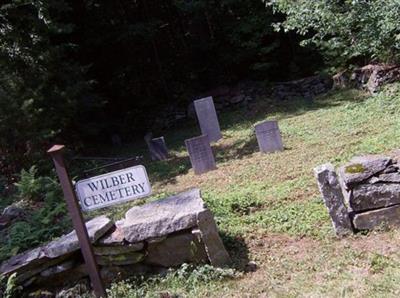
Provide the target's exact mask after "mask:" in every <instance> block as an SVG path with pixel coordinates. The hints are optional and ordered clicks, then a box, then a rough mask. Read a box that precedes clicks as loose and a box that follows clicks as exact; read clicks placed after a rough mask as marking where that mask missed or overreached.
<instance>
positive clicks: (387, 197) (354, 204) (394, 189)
mask: <svg viewBox="0 0 400 298" xmlns="http://www.w3.org/2000/svg"><path fill="white" fill-rule="evenodd" d="M349 203H350V207H351V208H352V209H353V210H354V211H362V210H371V209H376V208H381V207H389V206H392V205H395V204H400V184H396V183H375V184H360V185H356V186H355V187H354V188H353V190H352V193H351V195H350V201H349Z"/></svg>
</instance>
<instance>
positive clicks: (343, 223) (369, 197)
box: [314, 152, 400, 235]
mask: <svg viewBox="0 0 400 298" xmlns="http://www.w3.org/2000/svg"><path fill="white" fill-rule="evenodd" d="M398 156H400V155H399V153H398V152H395V153H393V154H392V156H381V155H366V156H361V157H354V158H353V159H352V160H351V161H350V162H349V163H347V164H345V165H343V166H341V167H340V168H339V170H338V172H339V176H337V175H336V173H335V171H334V168H333V166H332V165H330V164H326V165H322V166H319V167H317V168H315V169H314V171H315V174H316V177H317V180H318V186H319V188H320V191H321V193H322V196H323V199H324V202H325V205H326V207H327V209H328V212H329V215H330V217H331V219H332V224H333V226H334V229H335V231H336V234H338V235H343V234H346V233H347V232H354V231H359V230H370V229H373V228H375V227H379V226H393V225H395V226H399V225H400V163H399V158H398Z"/></svg>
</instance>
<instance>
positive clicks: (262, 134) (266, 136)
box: [254, 121, 283, 152]
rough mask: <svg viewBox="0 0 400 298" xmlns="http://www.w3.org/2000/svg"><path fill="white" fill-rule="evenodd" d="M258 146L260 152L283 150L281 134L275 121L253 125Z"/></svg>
mask: <svg viewBox="0 0 400 298" xmlns="http://www.w3.org/2000/svg"><path fill="white" fill-rule="evenodd" d="M254 128H255V131H256V137H257V142H258V146H259V147H260V151H261V152H275V151H282V150H283V143H282V137H281V133H280V131H279V127H278V122H277V121H265V122H262V123H260V124H257V125H255V127H254Z"/></svg>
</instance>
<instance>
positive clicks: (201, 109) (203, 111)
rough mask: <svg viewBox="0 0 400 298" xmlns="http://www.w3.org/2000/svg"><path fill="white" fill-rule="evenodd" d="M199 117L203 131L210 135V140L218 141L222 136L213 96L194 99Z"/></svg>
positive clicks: (204, 133)
mask: <svg viewBox="0 0 400 298" xmlns="http://www.w3.org/2000/svg"><path fill="white" fill-rule="evenodd" d="M194 108H195V110H196V115H197V119H198V121H199V124H200V129H201V133H202V134H203V135H208V138H209V141H210V142H217V141H218V140H219V139H221V138H222V134H221V129H220V127H219V122H218V117H217V112H216V110H215V106H214V101H213V98H212V97H211V96H209V97H206V98H202V99H198V100H195V101H194Z"/></svg>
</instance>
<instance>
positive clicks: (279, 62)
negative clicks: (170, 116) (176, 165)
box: [0, 0, 400, 181]
mask: <svg viewBox="0 0 400 298" xmlns="http://www.w3.org/2000/svg"><path fill="white" fill-rule="evenodd" d="M399 11H400V4H399V3H398V1H395V0H390V1H376V0H373V1H366V0H358V1H347V0H318V1H289V0H276V1H261V0H260V1H254V0H244V1H243V0H242V1H239V0H218V1H217V0H191V1H182V0H168V1H160V0H150V1H143V0H137V1H127V0H118V1H100V0H90V1H86V0H81V1H76V0H57V1H56V0H45V1H36V0H27V1H20V0H18V1H17V0H8V1H5V2H3V4H1V8H0V80H1V84H0V115H1V116H0V154H1V159H0V171H1V177H2V181H10V179H11V178H12V177H14V176H13V175H14V174H15V173H19V172H20V170H21V169H22V168H24V167H25V168H26V167H29V166H31V165H32V164H33V163H36V164H39V166H40V161H41V160H43V156H44V151H45V149H46V148H47V147H48V145H49V144H50V143H52V142H55V141H59V142H66V143H68V144H70V146H71V147H73V148H74V149H76V150H82V148H89V147H90V146H92V145H96V144H100V143H101V144H109V143H111V136H112V135H113V134H117V135H118V136H120V137H121V138H122V139H123V140H124V141H125V142H129V141H132V139H134V138H135V137H136V138H137V137H139V138H142V136H143V135H144V134H145V133H146V131H148V130H157V129H158V127H157V126H156V125H155V123H154V119H155V118H156V116H157V115H158V114H160V113H163V111H164V110H165V108H166V107H171V106H173V107H176V106H184V107H186V106H187V104H188V103H189V102H190V101H192V100H193V99H194V98H195V97H196V96H197V95H198V94H200V93H202V92H204V91H206V90H209V89H210V88H215V87H217V86H219V85H221V84H228V85H229V84H234V83H236V82H238V81H240V80H256V81H261V82H264V83H267V84H268V83H271V82H275V81H284V80H289V79H294V78H299V77H302V76H307V75H312V74H314V73H315V72H316V71H321V70H328V71H332V70H337V69H338V68H340V67H347V66H349V65H357V64H359V65H360V64H361V65H362V64H365V63H368V62H369V61H373V60H375V61H396V60H397V58H398V53H399V46H400V38H399V36H400V35H399V34H400V33H399V29H398V28H399V20H398V17H397V16H398V15H399Z"/></svg>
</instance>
